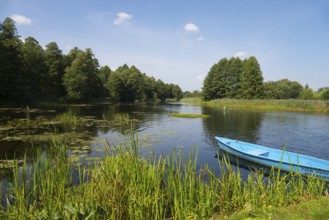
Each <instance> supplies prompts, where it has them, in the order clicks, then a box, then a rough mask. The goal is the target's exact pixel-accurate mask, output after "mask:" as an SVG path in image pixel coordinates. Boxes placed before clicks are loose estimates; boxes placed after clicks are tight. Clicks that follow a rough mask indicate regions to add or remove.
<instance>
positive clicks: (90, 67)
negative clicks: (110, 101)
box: [63, 49, 101, 101]
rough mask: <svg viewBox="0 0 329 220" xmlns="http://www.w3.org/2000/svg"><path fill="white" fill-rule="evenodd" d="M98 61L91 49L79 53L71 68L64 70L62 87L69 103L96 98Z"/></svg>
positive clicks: (98, 83)
mask: <svg viewBox="0 0 329 220" xmlns="http://www.w3.org/2000/svg"><path fill="white" fill-rule="evenodd" d="M97 71H98V61H97V59H96V58H94V55H93V53H92V51H91V49H86V51H83V52H79V53H77V54H76V56H75V59H74V60H73V61H72V64H71V66H69V67H68V68H67V69H66V70H65V74H64V77H63V82H64V86H65V89H66V92H67V99H68V100H69V101H87V100H89V99H91V98H93V97H97V96H98V95H99V92H100V88H101V85H100V81H99V79H98V78H97V75H96V74H97Z"/></svg>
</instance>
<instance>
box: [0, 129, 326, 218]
mask: <svg viewBox="0 0 329 220" xmlns="http://www.w3.org/2000/svg"><path fill="white" fill-rule="evenodd" d="M111 149H113V147H111ZM115 149H116V150H115V151H111V150H110V148H108V151H107V152H108V153H107V155H106V156H105V157H104V158H103V159H102V161H101V162H97V163H96V162H95V163H94V164H91V165H89V166H88V167H75V168H74V169H73V165H72V164H70V162H69V160H68V158H67V149H66V147H65V146H64V145H63V144H62V143H61V142H60V141H54V142H53V145H52V146H51V147H50V148H49V149H48V150H47V151H46V152H41V151H38V153H37V157H36V158H35V159H34V160H33V161H31V162H30V163H27V160H26V158H25V160H24V164H23V166H22V167H19V166H15V168H14V175H13V176H14V177H13V181H12V182H11V183H10V188H9V189H7V192H6V196H5V198H4V200H3V201H5V202H4V203H3V204H2V207H1V210H0V217H1V218H4V219H187V218H193V219H203V218H210V217H212V216H214V215H218V214H220V215H230V214H232V213H235V212H237V211H239V210H249V211H252V210H255V209H259V207H261V208H262V207H268V206H274V207H279V206H285V205H288V204H291V203H298V202H300V201H302V200H305V199H309V198H315V197H318V196H321V195H322V193H323V192H324V191H325V190H326V188H325V184H324V182H323V181H321V180H318V179H313V178H310V179H308V180H307V181H305V180H304V179H303V177H301V176H299V175H297V174H287V175H278V174H277V173H276V172H274V171H273V172H271V174H270V176H269V177H265V176H264V173H262V172H255V173H251V174H250V175H249V177H248V179H247V180H242V178H241V174H240V173H239V172H235V171H233V168H232V167H231V165H230V163H229V161H228V160H226V159H225V157H224V158H223V159H222V160H218V164H219V166H220V169H221V172H220V173H214V172H213V171H212V170H210V169H209V168H208V167H207V166H203V167H201V168H200V169H197V151H196V152H194V153H193V152H192V153H191V154H190V155H189V158H188V159H187V160H184V159H183V158H182V157H181V156H178V154H176V153H175V152H173V154H172V156H167V157H159V158H156V157H155V156H153V157H151V159H149V160H146V159H145V158H140V157H139V156H138V136H136V135H132V136H131V143H130V144H129V145H125V146H118V147H116V148H115Z"/></svg>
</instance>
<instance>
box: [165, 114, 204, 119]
mask: <svg viewBox="0 0 329 220" xmlns="http://www.w3.org/2000/svg"><path fill="white" fill-rule="evenodd" d="M169 116H172V117H179V118H207V117H209V116H208V115H204V114H190V113H171V114H169Z"/></svg>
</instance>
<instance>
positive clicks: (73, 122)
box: [56, 110, 79, 130]
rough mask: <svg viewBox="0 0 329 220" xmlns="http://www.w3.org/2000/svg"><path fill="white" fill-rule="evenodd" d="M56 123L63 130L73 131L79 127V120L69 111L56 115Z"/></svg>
mask: <svg viewBox="0 0 329 220" xmlns="http://www.w3.org/2000/svg"><path fill="white" fill-rule="evenodd" d="M56 121H58V122H59V123H61V124H62V125H63V128H64V129H65V130H75V129H76V128H77V127H78V125H79V120H78V117H77V116H76V115H74V114H73V112H72V111H71V110H69V111H68V112H64V113H61V114H59V115H57V117H56Z"/></svg>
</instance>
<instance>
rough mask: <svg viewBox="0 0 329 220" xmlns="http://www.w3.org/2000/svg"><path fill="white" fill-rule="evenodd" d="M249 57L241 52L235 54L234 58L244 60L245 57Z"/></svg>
mask: <svg viewBox="0 0 329 220" xmlns="http://www.w3.org/2000/svg"><path fill="white" fill-rule="evenodd" d="M246 56H248V54H247V53H246V52H244V51H240V52H237V53H235V54H234V57H239V58H243V57H246Z"/></svg>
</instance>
